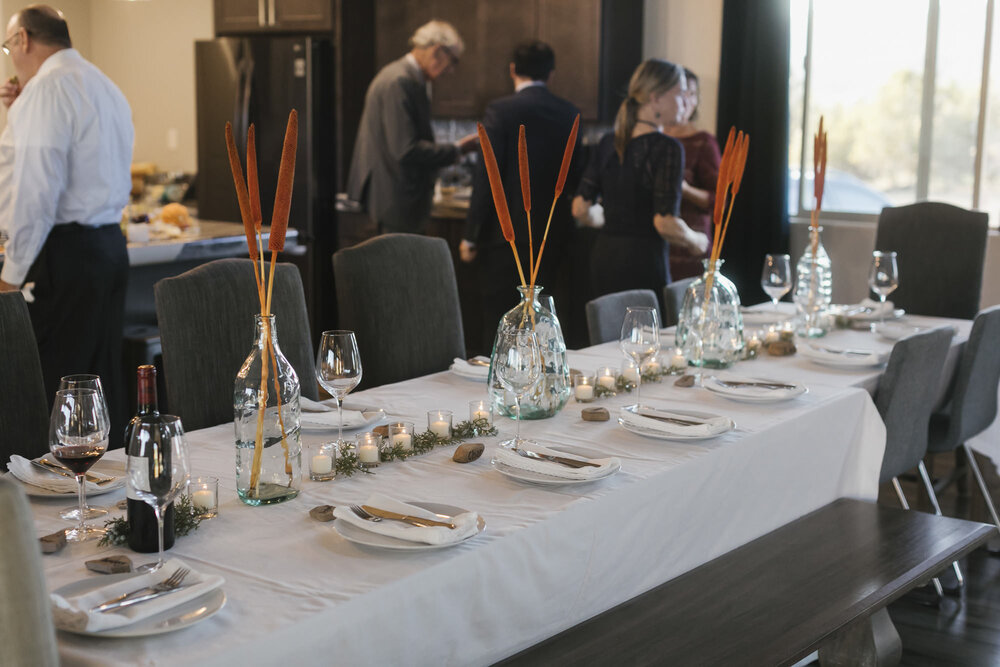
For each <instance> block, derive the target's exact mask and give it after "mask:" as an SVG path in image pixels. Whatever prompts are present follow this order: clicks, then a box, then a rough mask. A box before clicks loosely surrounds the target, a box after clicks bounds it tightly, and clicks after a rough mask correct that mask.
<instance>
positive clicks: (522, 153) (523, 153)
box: [517, 125, 531, 213]
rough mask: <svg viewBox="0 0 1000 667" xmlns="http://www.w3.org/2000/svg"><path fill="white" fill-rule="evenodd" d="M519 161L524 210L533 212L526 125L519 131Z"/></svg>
mask: <svg viewBox="0 0 1000 667" xmlns="http://www.w3.org/2000/svg"><path fill="white" fill-rule="evenodd" d="M517 162H518V167H519V172H520V174H521V198H522V199H524V210H525V211H526V212H528V213H531V179H530V178H529V177H528V142H527V140H526V139H525V138H524V125H522V126H521V128H520V130H518V133H517Z"/></svg>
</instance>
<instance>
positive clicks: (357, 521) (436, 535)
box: [333, 493, 479, 545]
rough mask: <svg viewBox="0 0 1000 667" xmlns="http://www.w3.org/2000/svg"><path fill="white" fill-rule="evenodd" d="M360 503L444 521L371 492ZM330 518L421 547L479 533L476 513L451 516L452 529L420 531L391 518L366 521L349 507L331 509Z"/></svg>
mask: <svg viewBox="0 0 1000 667" xmlns="http://www.w3.org/2000/svg"><path fill="white" fill-rule="evenodd" d="M364 504H365V505H369V506H370V507H377V508H378V509H382V510H388V511H390V512H398V513H399V514H409V515H410V516H415V517H423V518H425V519H435V520H437V521H444V519H442V518H441V517H440V516H438V515H437V514H434V513H433V512H428V511H427V510H425V509H422V508H420V507H417V506H416V505H409V504H407V503H404V502H401V501H399V500H396V499H395V498H391V497H389V496H387V495H384V494H381V493H373V494H372V495H370V496H368V500H366V501H365V502H364ZM333 516H334V517H336V518H337V520H338V521H344V522H345V523H349V524H351V525H352V526H356V527H357V528H361V529H363V530H368V531H371V532H373V533H378V534H379V535H386V536H388V537H395V538H397V539H400V540H406V541H407V542H423V543H424V544H434V545H441V544H454V543H456V542H461V541H462V540H465V539H468V538H470V537H472V536H473V535H475V534H476V531H477V530H479V515H478V514H477V513H476V512H462V513H461V514H457V515H455V516H454V517H452V520H451V522H452V523H454V524H455V528H454V530H453V529H451V528H448V527H446V526H427V527H426V528H424V527H421V526H414V525H412V524H408V523H405V522H403V521H396V520H393V519H382V520H381V521H368V520H367V519H362V518H361V517H359V516H358V515H357V514H355V513H354V512H352V511H351V508H350V507H348V506H346V505H340V506H338V507H337V508H335V509H334V510H333Z"/></svg>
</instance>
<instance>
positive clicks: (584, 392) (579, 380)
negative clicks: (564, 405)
mask: <svg viewBox="0 0 1000 667" xmlns="http://www.w3.org/2000/svg"><path fill="white" fill-rule="evenodd" d="M573 396H574V397H576V402H577V403H590V402H591V401H593V400H594V398H596V396H595V394H594V378H592V377H590V376H589V375H574V376H573Z"/></svg>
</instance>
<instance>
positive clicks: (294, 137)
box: [267, 109, 299, 252]
mask: <svg viewBox="0 0 1000 667" xmlns="http://www.w3.org/2000/svg"><path fill="white" fill-rule="evenodd" d="M298 141H299V114H298V112H297V111H296V110H295V109H292V111H291V113H289V114H288V125H287V126H286V127H285V144H284V146H282V148H281V166H280V167H279V168H278V187H277V189H276V190H275V193H274V212H273V213H272V214H271V238H270V239H269V240H268V242H267V247H268V249H269V250H270V251H271V252H280V251H281V250H284V248H285V232H287V231H288V212H289V210H290V209H291V207H292V185H293V183H294V181H295V151H296V148H297V147H298Z"/></svg>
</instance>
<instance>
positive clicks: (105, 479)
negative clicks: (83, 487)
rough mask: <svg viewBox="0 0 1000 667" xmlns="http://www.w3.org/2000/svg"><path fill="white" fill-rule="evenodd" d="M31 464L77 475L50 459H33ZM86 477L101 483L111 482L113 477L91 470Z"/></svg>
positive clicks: (70, 476) (74, 476)
mask: <svg viewBox="0 0 1000 667" xmlns="http://www.w3.org/2000/svg"><path fill="white" fill-rule="evenodd" d="M31 465H33V466H37V467H39V468H41V469H42V470H47V471H48V472H53V473H55V474H57V475H62V476H63V477H69V478H70V479H76V475H74V474H73V473H72V472H70V471H69V470H67V469H66V468H63V467H62V466H60V465H56V464H55V463H53V462H52V461H49V460H48V459H42V460H41V461H35V460H31ZM85 479H86V480H87V481H88V482H93V483H95V484H100V483H102V482H110V481H111V478H109V477H98V476H97V475H92V474H90V473H89V472H88V473H87V474H86V476H85Z"/></svg>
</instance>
